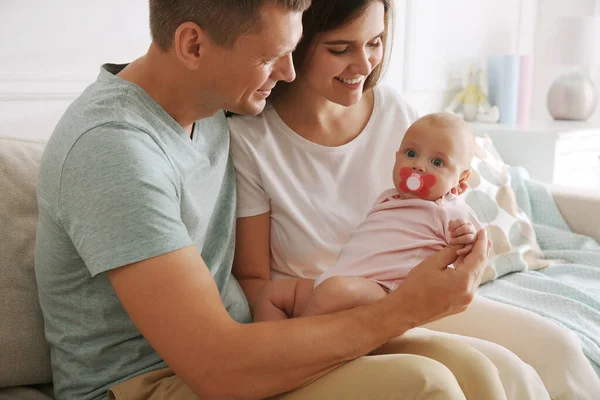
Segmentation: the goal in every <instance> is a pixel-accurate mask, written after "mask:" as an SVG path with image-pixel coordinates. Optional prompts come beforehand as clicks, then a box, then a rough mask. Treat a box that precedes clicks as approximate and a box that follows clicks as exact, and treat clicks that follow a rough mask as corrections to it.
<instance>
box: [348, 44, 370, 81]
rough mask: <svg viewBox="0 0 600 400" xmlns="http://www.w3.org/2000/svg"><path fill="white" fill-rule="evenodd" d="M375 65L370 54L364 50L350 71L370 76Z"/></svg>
mask: <svg viewBox="0 0 600 400" xmlns="http://www.w3.org/2000/svg"><path fill="white" fill-rule="evenodd" d="M372 69H373V66H372V65H371V61H370V60H369V54H368V53H367V52H365V51H364V50H363V51H361V52H360V53H359V54H358V55H357V56H356V58H355V59H354V62H353V63H352V65H351V66H350V71H351V72H352V73H353V74H357V75H362V76H368V75H369V74H370V73H371V70H372Z"/></svg>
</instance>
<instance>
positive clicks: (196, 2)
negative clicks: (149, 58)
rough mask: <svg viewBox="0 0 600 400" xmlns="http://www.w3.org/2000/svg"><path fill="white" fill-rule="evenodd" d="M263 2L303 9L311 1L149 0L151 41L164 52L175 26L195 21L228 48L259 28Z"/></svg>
mask: <svg viewBox="0 0 600 400" xmlns="http://www.w3.org/2000/svg"><path fill="white" fill-rule="evenodd" d="M266 3H272V4H276V5H278V6H281V7H283V8H285V9H286V10H289V11H297V12H303V11H305V10H306V9H307V8H308V7H309V6H310V3H311V0H150V33H151V35H152V40H153V41H154V42H155V43H156V44H157V45H158V46H159V47H160V48H161V49H162V50H164V51H167V50H169V49H170V48H171V46H172V45H173V40H174V37H175V32H176V31H177V28H179V26H180V25H181V24H183V23H185V22H194V23H196V24H198V26H200V27H201V28H202V29H204V30H205V31H206V32H208V34H209V35H210V36H211V38H212V39H213V40H214V41H215V42H216V43H218V44H219V45H221V46H224V47H230V46H231V45H232V44H233V43H235V40H236V39H237V38H238V37H239V36H240V35H243V34H245V33H248V32H250V31H253V30H259V29H260V27H261V19H260V10H261V7H262V6H263V5H264V4H266Z"/></svg>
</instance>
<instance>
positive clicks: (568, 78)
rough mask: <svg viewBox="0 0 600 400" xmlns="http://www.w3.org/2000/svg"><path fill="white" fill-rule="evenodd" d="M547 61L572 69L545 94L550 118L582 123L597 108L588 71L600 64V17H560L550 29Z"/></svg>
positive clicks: (595, 95) (546, 54)
mask: <svg viewBox="0 0 600 400" xmlns="http://www.w3.org/2000/svg"><path fill="white" fill-rule="evenodd" d="M545 57H546V60H547V61H549V62H550V63H553V64H562V65H571V66H575V69H574V70H573V71H571V72H569V73H567V74H565V75H562V76H560V77H558V78H557V79H556V80H555V81H554V83H553V84H552V86H551V88H550V90H549V91H548V98H547V105H548V111H549V112H550V115H552V117H553V118H554V119H557V120H576V121H585V120H587V119H588V118H590V117H591V116H592V115H593V114H594V111H595V110H596V105H597V104H598V91H597V90H596V87H595V86H594V82H593V81H592V78H591V77H590V68H591V67H593V66H595V65H598V64H600V16H578V17H562V18H559V19H557V20H556V21H555V22H554V24H553V26H552V29H551V32H550V35H549V37H548V42H547V44H546V49H545Z"/></svg>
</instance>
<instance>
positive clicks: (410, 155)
mask: <svg viewBox="0 0 600 400" xmlns="http://www.w3.org/2000/svg"><path fill="white" fill-rule="evenodd" d="M406 155H407V156H409V157H410V158H415V157H416V156H417V152H416V151H414V150H408V151H407V152H406Z"/></svg>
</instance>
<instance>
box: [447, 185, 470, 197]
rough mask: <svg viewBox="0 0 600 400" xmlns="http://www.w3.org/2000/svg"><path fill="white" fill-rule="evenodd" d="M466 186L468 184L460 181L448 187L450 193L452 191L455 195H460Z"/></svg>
mask: <svg viewBox="0 0 600 400" xmlns="http://www.w3.org/2000/svg"><path fill="white" fill-rule="evenodd" d="M468 188H469V185H467V183H466V182H461V183H459V184H458V186H455V187H453V188H452V189H450V193H452V194H453V195H455V196H460V195H461V194H463V193H464V192H466V191H467V189H468Z"/></svg>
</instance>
